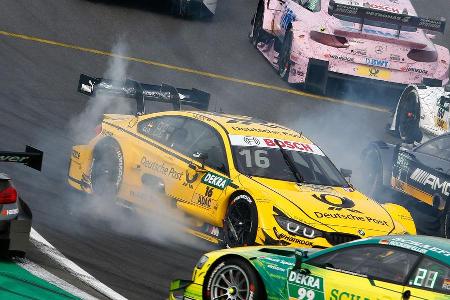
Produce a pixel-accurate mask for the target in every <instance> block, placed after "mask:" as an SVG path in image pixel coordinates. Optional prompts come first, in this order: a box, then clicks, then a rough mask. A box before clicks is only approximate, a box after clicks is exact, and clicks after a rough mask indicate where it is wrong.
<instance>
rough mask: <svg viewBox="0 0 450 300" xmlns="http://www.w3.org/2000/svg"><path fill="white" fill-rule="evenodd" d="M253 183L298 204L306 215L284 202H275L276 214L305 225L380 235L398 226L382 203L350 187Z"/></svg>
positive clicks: (267, 182) (283, 182) (276, 181)
mask: <svg viewBox="0 0 450 300" xmlns="http://www.w3.org/2000/svg"><path fill="white" fill-rule="evenodd" d="M253 180H255V181H256V182H258V183H260V184H261V185H263V186H265V187H267V188H268V189H270V190H272V191H273V192H275V193H277V194H278V195H280V196H282V198H284V199H285V201H288V202H290V203H292V204H293V205H295V206H296V207H297V208H298V209H299V210H300V211H301V212H302V214H300V213H299V211H296V212H293V211H291V210H290V209H287V208H288V207H290V206H289V205H283V202H282V201H276V202H274V207H275V208H276V209H274V211H279V212H280V213H282V214H284V215H286V216H287V217H289V218H292V219H295V220H298V221H300V222H302V223H305V224H309V225H314V224H315V223H320V224H323V225H325V226H327V227H329V228H331V229H333V230H336V231H339V232H355V230H354V228H356V229H364V230H365V231H366V232H367V231H373V232H374V233H375V232H378V233H379V234H388V233H390V232H391V231H392V230H393V229H394V227H395V225H394V221H393V219H392V217H391V216H390V214H389V213H388V212H387V211H386V210H385V209H384V208H383V206H382V205H381V204H379V203H378V202H376V201H375V200H372V199H370V198H368V197H366V196H365V195H363V194H362V193H360V192H358V191H357V190H355V189H353V188H350V187H349V188H344V187H329V186H319V185H312V184H302V185H299V184H296V183H294V182H286V181H280V180H273V179H267V178H255V177H254V178H253ZM304 215H306V216H304ZM350 229H352V230H350Z"/></svg>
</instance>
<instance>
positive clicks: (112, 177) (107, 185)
mask: <svg viewBox="0 0 450 300" xmlns="http://www.w3.org/2000/svg"><path fill="white" fill-rule="evenodd" d="M117 176H118V171H117V170H116V169H115V168H114V167H113V166H111V165H110V163H108V162H107V161H105V159H101V158H97V159H94V161H93V168H92V175H91V182H92V189H93V192H94V193H96V194H108V195H109V194H111V195H112V194H115V193H116V192H117V187H116V182H115V181H116V178H117Z"/></svg>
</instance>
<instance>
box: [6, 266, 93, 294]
mask: <svg viewBox="0 0 450 300" xmlns="http://www.w3.org/2000/svg"><path fill="white" fill-rule="evenodd" d="M14 262H15V263H16V264H17V265H18V266H20V267H21V268H23V269H25V270H27V271H28V272H30V273H31V274H33V275H34V276H36V277H39V278H41V279H43V280H45V281H47V282H49V283H51V284H53V285H55V286H57V287H59V288H60V289H62V290H64V291H66V292H68V293H70V294H72V295H74V296H75V297H78V298H80V299H83V300H95V299H97V298H95V297H93V296H91V295H89V294H88V293H86V292H84V291H82V290H80V289H79V288H77V287H75V286H74V285H72V284H70V283H68V282H67V281H65V280H63V279H61V278H59V277H57V276H56V275H54V274H52V273H50V272H49V271H47V270H46V269H44V268H43V267H41V266H39V265H37V264H35V263H34V262H32V261H30V260H28V259H26V258H16V259H15V260H14Z"/></svg>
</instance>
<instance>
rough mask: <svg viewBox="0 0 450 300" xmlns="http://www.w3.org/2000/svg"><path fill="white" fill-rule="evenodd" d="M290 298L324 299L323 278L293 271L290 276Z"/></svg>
mask: <svg viewBox="0 0 450 300" xmlns="http://www.w3.org/2000/svg"><path fill="white" fill-rule="evenodd" d="M287 286H288V294H289V299H305V300H313V299H314V300H324V299H325V295H324V291H323V278H322V277H318V276H314V275H305V274H301V273H300V272H298V271H291V272H290V273H289V276H288V282H287Z"/></svg>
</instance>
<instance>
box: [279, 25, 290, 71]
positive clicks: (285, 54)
mask: <svg viewBox="0 0 450 300" xmlns="http://www.w3.org/2000/svg"><path fill="white" fill-rule="evenodd" d="M290 35H291V33H290V31H288V32H287V33H286V37H285V39H284V42H283V46H282V47H281V51H280V54H279V62H278V71H279V74H280V76H281V77H283V78H285V77H286V75H287V71H288V70H289V59H290V57H289V56H290V55H289V54H290V52H291V44H292V39H291V37H290Z"/></svg>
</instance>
